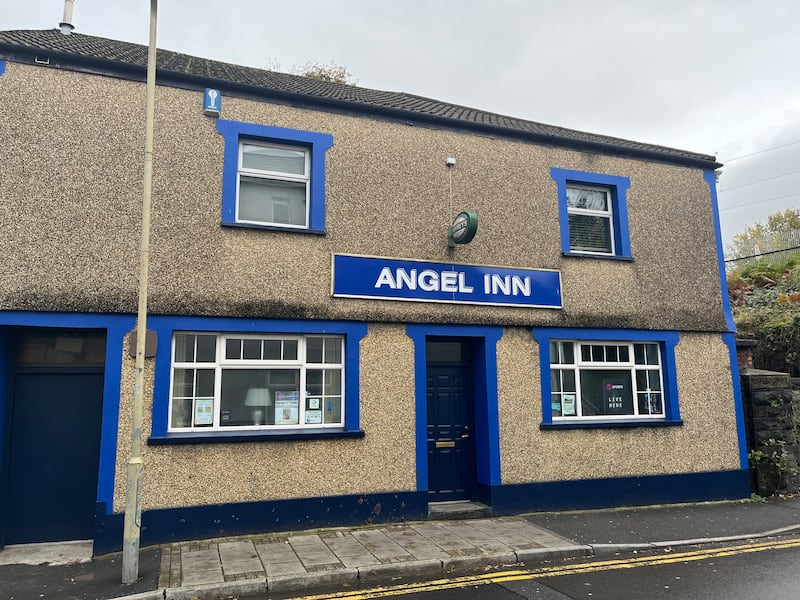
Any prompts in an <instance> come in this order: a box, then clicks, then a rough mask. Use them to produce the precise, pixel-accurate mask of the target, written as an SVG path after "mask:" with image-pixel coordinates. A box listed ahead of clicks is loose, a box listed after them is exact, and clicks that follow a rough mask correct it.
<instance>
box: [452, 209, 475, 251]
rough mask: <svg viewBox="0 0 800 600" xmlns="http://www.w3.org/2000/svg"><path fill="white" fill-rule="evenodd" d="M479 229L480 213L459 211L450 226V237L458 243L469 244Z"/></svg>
mask: <svg viewBox="0 0 800 600" xmlns="http://www.w3.org/2000/svg"><path fill="white" fill-rule="evenodd" d="M477 231H478V215H476V214H475V213H474V212H470V211H463V212H460V213H458V215H457V216H456V218H455V219H454V220H453V225H452V226H451V227H450V239H451V240H453V241H454V242H455V243H456V244H469V243H470V242H471V241H472V238H474V237H475V233H476V232H477Z"/></svg>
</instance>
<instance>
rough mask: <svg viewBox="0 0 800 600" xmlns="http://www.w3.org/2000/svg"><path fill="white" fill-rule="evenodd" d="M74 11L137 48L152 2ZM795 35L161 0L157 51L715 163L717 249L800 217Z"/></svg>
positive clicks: (768, 8)
mask: <svg viewBox="0 0 800 600" xmlns="http://www.w3.org/2000/svg"><path fill="white" fill-rule="evenodd" d="M63 6H64V3H63V0H20V1H13V0H6V1H5V2H2V3H1V5H0V29H3V30H5V29H47V28H52V27H56V26H57V25H58V23H59V22H60V21H61V18H62V13H63ZM74 6H75V9H74V19H73V23H74V24H75V26H76V31H77V32H80V33H85V34H90V35H97V36H102V37H109V38H113V39H118V40H125V41H131V42H137V43H142V44H146V43H147V35H148V19H149V6H150V3H149V2H148V0H75V5H74ZM798 31H800V2H798V1H797V0H753V1H747V0H668V1H665V0H603V1H598V0H458V1H457V0H424V1H423V0H386V1H383V0H303V1H288V2H287V1H286V0H282V1H280V2H278V1H275V0H226V1H223V2H211V1H209V0H162V2H160V3H159V17H158V45H159V47H160V48H166V49H169V50H175V51H178V52H184V53H187V54H192V55H196V56H201V57H205V58H212V59H215V60H222V61H226V62H232V63H236V64H242V65H249V66H254V67H261V68H266V67H268V66H271V65H272V66H274V65H275V64H279V65H280V66H281V67H282V68H283V70H289V69H291V68H292V67H293V66H295V65H304V64H305V63H307V62H308V61H312V62H319V63H325V64H326V63H330V62H331V61H332V62H334V63H336V64H338V65H343V66H346V67H347V68H348V70H349V71H350V72H351V73H352V74H353V76H354V77H355V78H356V80H357V84H358V85H360V86H362V87H369V88H377V89H382V90H392V91H403V92H409V93H414V94H418V95H421V96H427V97H430V98H436V99H439V100H444V101H447V102H452V103H455V104H462V105H466V106H472V107H476V108H481V109H484V110H489V111H492V112H497V113H502V114H507V115H512V116H515V117H522V118H525V119H530V120H533V121H539V122H543V123H550V124H553V125H559V126H562V127H570V128H573V129H580V130H584V131H590V132H594V133H602V134H607V135H612V136H616V137H622V138H628V139H633V140H638V141H642V142H649V143H654V144H659V145H663V146H671V147H675V148H682V149H686V150H694V151H698V152H704V153H707V154H714V155H716V156H717V158H718V160H719V161H720V162H723V163H726V166H725V167H724V168H723V174H722V177H721V179H720V183H719V190H720V194H719V197H720V218H721V221H722V231H723V238H724V240H725V241H726V242H728V241H729V240H730V237H731V236H732V235H733V234H734V233H737V232H739V231H741V230H742V229H743V227H744V226H745V225H747V224H752V223H755V222H758V221H764V220H765V219H766V216H767V215H768V214H770V213H773V212H776V211H778V210H783V209H786V208H798V207H800V191H798V186H800V34H799V33H798ZM781 146H784V147H781ZM752 153H757V154H755V155H753V156H746V157H744V158H739V157H742V156H744V155H750V154H752ZM675 201H676V202H680V201H681V198H680V196H679V195H676V197H675Z"/></svg>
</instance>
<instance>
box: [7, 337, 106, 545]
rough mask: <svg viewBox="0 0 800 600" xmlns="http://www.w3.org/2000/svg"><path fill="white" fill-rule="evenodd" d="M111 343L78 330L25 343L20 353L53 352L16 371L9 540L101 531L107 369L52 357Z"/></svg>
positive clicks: (51, 538) (70, 537) (82, 536)
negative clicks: (99, 483) (100, 468)
mask: <svg viewBox="0 0 800 600" xmlns="http://www.w3.org/2000/svg"><path fill="white" fill-rule="evenodd" d="M104 345H105V339H104V336H94V337H90V336H77V335H72V336H69V337H67V336H64V335H62V336H60V337H58V336H56V335H51V336H48V335H41V336H36V337H34V336H29V337H28V338H26V339H24V340H23V341H21V342H20V344H19V346H18V352H17V354H18V356H21V357H28V356H30V355H31V354H32V353H33V351H32V350H31V348H34V349H38V348H40V347H41V348H44V350H42V352H41V354H42V355H43V356H45V355H46V357H45V359H42V360H41V361H30V360H29V362H37V365H36V366H35V367H26V366H20V365H19V364H17V368H16V369H15V372H14V374H13V383H12V389H11V392H12V393H11V395H10V398H9V404H8V405H7V407H8V409H9V410H8V412H7V413H6V414H8V415H9V423H8V427H7V429H6V434H7V436H8V445H7V446H6V449H7V460H5V461H4V462H5V465H4V467H5V469H6V474H7V478H6V481H5V486H4V492H5V493H4V494H3V495H4V498H3V500H4V502H3V503H2V504H3V508H4V510H3V514H2V516H0V527H2V529H3V531H2V533H3V536H2V541H3V543H5V544H21V543H34V542H50V541H63V540H78V539H82V540H86V539H92V538H93V537H94V520H95V519H94V517H95V509H96V502H97V477H98V465H99V459H100V435H101V422H102V411H103V380H104V376H103V368H102V367H97V366H91V367H90V366H83V365H82V366H74V365H67V366H63V365H55V364H52V363H53V362H57V361H59V360H61V361H63V362H68V361H69V360H72V359H73V357H75V356H78V358H79V359H81V356H80V355H79V354H78V349H79V348H80V349H85V348H88V349H89V350H91V349H92V348H99V349H100V350H98V353H100V352H102V347H103V346H104ZM62 347H66V348H68V349H69V350H71V352H65V351H63V350H61V348H62ZM100 356H101V357H102V354H100ZM51 357H54V358H51ZM81 360H82V359H81ZM86 362H87V361H85V360H84V361H83V363H84V365H85V364H86ZM45 363H50V364H45Z"/></svg>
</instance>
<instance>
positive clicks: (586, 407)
mask: <svg viewBox="0 0 800 600" xmlns="http://www.w3.org/2000/svg"><path fill="white" fill-rule="evenodd" d="M631 383H632V382H631V374H630V371H622V370H589V369H584V370H582V371H581V406H582V409H583V414H584V416H593V415H632V414H633V392H632V390H631Z"/></svg>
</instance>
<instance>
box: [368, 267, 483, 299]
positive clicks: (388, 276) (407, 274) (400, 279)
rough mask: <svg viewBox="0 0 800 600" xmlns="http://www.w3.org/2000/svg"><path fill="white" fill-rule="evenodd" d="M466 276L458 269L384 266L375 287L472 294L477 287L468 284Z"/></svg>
mask: <svg viewBox="0 0 800 600" xmlns="http://www.w3.org/2000/svg"><path fill="white" fill-rule="evenodd" d="M466 277H467V274H466V273H459V272H458V271H442V272H438V271H434V270H433V269H424V270H422V271H419V272H418V271H417V269H404V268H402V267H399V268H396V269H392V268H391V267H383V269H381V272H380V275H378V279H377V281H375V288H376V289H380V288H381V287H383V286H387V287H388V288H389V289H392V290H402V289H403V288H405V289H409V290H416V289H420V290H423V291H425V292H459V293H462V294H471V293H472V292H473V290H474V289H475V288H473V287H472V286H470V285H467V283H466Z"/></svg>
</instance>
